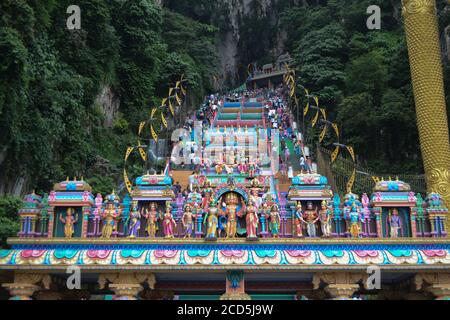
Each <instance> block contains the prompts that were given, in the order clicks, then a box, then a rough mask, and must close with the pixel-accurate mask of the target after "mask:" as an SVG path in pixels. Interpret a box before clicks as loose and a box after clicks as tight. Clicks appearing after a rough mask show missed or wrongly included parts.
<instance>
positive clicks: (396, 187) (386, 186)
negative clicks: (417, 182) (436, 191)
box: [374, 180, 411, 192]
mask: <svg viewBox="0 0 450 320" xmlns="http://www.w3.org/2000/svg"><path fill="white" fill-rule="evenodd" d="M374 191H403V192H405V191H411V186H410V185H409V184H408V183H406V182H403V181H400V180H396V181H384V180H382V181H379V182H378V183H377V184H376V185H375V188H374Z"/></svg>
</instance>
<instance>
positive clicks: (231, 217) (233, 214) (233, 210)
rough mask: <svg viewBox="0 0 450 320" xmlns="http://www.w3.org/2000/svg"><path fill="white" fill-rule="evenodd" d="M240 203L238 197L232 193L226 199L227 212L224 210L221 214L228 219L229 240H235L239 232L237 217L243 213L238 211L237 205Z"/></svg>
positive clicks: (227, 231)
mask: <svg viewBox="0 0 450 320" xmlns="http://www.w3.org/2000/svg"><path fill="white" fill-rule="evenodd" d="M238 203H239V199H238V196H237V195H236V194H235V193H233V192H230V193H228V194H227V195H226V198H225V206H226V209H225V211H223V210H222V212H221V214H222V215H225V216H226V217H227V225H226V233H227V236H226V237H227V238H235V237H236V232H237V216H241V211H242V208H241V209H240V210H238V209H237V205H238Z"/></svg>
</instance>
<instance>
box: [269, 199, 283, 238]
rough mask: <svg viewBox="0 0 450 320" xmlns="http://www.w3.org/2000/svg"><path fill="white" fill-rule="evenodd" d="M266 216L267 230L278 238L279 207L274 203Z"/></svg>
mask: <svg viewBox="0 0 450 320" xmlns="http://www.w3.org/2000/svg"><path fill="white" fill-rule="evenodd" d="M266 218H267V219H268V221H269V231H270V232H271V233H272V237H274V238H279V237H280V222H281V217H280V209H279V208H278V205H276V204H274V205H272V207H271V208H270V213H269V215H268V216H266Z"/></svg>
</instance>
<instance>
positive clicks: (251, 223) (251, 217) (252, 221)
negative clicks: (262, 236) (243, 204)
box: [245, 200, 259, 240]
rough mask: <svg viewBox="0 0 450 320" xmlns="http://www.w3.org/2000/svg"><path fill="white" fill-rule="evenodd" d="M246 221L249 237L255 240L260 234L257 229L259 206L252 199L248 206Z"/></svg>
mask: <svg viewBox="0 0 450 320" xmlns="http://www.w3.org/2000/svg"><path fill="white" fill-rule="evenodd" d="M245 222H246V228H247V239H250V240H254V239H257V238H258V236H257V234H256V230H257V229H258V223H259V219H258V208H257V207H255V205H254V203H253V201H252V200H249V202H248V206H247V208H246V215H245Z"/></svg>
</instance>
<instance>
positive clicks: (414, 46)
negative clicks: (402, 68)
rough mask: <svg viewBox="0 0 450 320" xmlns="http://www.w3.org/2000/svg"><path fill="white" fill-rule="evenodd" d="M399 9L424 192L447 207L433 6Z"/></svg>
mask: <svg viewBox="0 0 450 320" xmlns="http://www.w3.org/2000/svg"><path fill="white" fill-rule="evenodd" d="M402 6H403V8H402V13H403V17H404V21H405V31H406V40H407V44H408V53H409V60H410V66H411V78H412V85H413V92H414V99H415V101H416V113H417V124H418V128H419V137H420V147H421V150H422V157H423V163H424V168H425V175H426V180H427V188H428V192H429V193H438V194H440V195H441V196H442V197H443V198H444V201H445V203H446V205H447V206H450V143H449V136H448V122H447V121H448V120H447V119H448V118H447V111H446V106H445V95H444V80H443V74H442V60H441V47H440V43H439V30H438V21H437V16H436V4H435V0H402ZM449 221H450V220H449ZM447 223H448V222H447ZM447 226H448V225H447Z"/></svg>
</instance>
